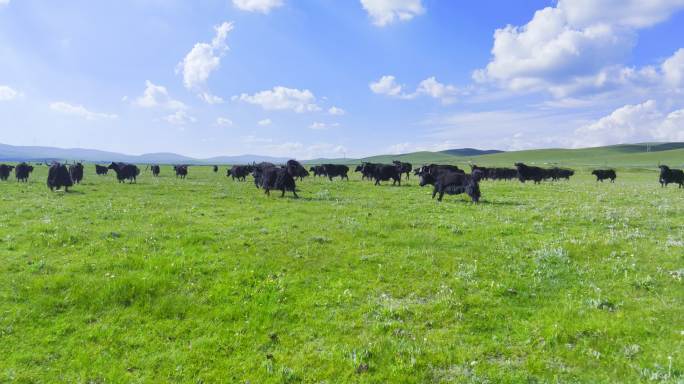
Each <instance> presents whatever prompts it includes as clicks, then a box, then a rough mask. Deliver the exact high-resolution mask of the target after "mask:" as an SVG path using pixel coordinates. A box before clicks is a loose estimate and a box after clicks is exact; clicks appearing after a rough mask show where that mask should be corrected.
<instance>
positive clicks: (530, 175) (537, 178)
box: [515, 163, 551, 184]
mask: <svg viewBox="0 0 684 384" xmlns="http://www.w3.org/2000/svg"><path fill="white" fill-rule="evenodd" d="M515 167H516V168H517V169H518V180H520V182H521V183H524V182H526V181H529V180H532V181H534V183H535V184H540V183H541V181H542V180H544V179H546V178H551V173H550V172H549V171H548V170H546V169H543V168H539V167H530V166H528V165H525V164H523V163H515Z"/></svg>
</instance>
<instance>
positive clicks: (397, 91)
mask: <svg viewBox="0 0 684 384" xmlns="http://www.w3.org/2000/svg"><path fill="white" fill-rule="evenodd" d="M369 87H370V89H371V91H373V92H374V93H377V94H379V95H387V96H397V97H398V96H401V95H402V92H401V91H402V88H403V87H402V86H401V85H399V84H397V79H396V78H395V77H394V76H390V75H385V76H382V77H381V78H380V79H379V80H378V81H375V82H372V83H370V85H369Z"/></svg>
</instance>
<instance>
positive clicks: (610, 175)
mask: <svg viewBox="0 0 684 384" xmlns="http://www.w3.org/2000/svg"><path fill="white" fill-rule="evenodd" d="M591 174H592V175H594V176H596V182H599V181H600V182H602V183H603V180H608V179H610V182H611V183H614V182H615V178H616V177H617V174H615V170H614V169H594V170H593V171H591Z"/></svg>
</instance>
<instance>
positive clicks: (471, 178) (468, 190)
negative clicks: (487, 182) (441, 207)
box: [419, 166, 484, 203]
mask: <svg viewBox="0 0 684 384" xmlns="http://www.w3.org/2000/svg"><path fill="white" fill-rule="evenodd" d="M419 176H420V186H421V187H423V186H425V185H428V184H431V185H433V190H432V198H433V199H434V198H435V196H436V195H437V194H438V193H439V198H438V199H437V201H442V198H443V197H444V194H445V193H446V194H448V195H459V194H461V193H465V194H467V195H468V196H470V199H471V200H472V201H473V202H474V203H477V202H479V201H480V196H481V195H480V185H479V182H480V179H482V177H483V176H484V173H483V172H482V171H481V170H478V169H476V170H474V171H473V172H472V173H471V174H470V175H466V174H465V173H464V172H463V171H461V170H459V171H458V172H457V171H454V170H452V169H448V168H438V167H432V168H430V167H429V166H424V167H422V168H421V170H420V173H419Z"/></svg>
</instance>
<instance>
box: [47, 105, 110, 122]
mask: <svg viewBox="0 0 684 384" xmlns="http://www.w3.org/2000/svg"><path fill="white" fill-rule="evenodd" d="M50 109H52V110H53V111H55V112H59V113H62V114H65V115H69V116H76V117H81V118H84V119H86V120H113V119H116V118H117V117H118V116H117V115H115V114H109V113H99V112H93V111H89V110H88V109H86V108H85V107H84V106H82V105H74V104H69V103H67V102H64V101H56V102H54V103H50Z"/></svg>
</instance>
